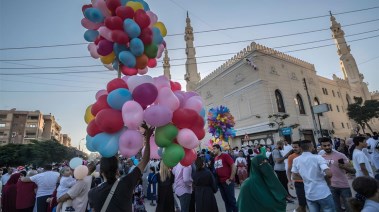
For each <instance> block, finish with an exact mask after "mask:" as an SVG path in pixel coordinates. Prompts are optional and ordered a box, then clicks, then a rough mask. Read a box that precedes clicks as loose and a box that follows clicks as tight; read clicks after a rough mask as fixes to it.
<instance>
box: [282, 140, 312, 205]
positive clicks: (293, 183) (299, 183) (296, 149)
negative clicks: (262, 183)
mask: <svg viewBox="0 0 379 212" xmlns="http://www.w3.org/2000/svg"><path fill="white" fill-rule="evenodd" d="M292 149H293V153H292V154H291V155H290V156H288V169H287V178H288V182H289V183H288V184H289V186H290V188H291V189H293V187H295V191H296V196H297V199H298V200H299V206H298V207H297V209H296V211H298V212H305V211H306V206H307V200H306V198H305V191H304V183H303V180H302V179H297V180H292V178H291V176H292V171H291V169H292V164H293V160H294V159H295V158H297V157H299V156H300V155H301V149H300V141H294V142H292Z"/></svg>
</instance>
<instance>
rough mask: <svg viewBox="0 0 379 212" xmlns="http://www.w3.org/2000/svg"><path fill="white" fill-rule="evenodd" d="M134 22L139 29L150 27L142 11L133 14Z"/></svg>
mask: <svg viewBox="0 0 379 212" xmlns="http://www.w3.org/2000/svg"><path fill="white" fill-rule="evenodd" d="M134 20H135V22H136V23H137V24H138V25H139V27H140V28H141V29H143V28H146V27H148V26H149V25H150V18H149V16H148V15H146V12H145V11H144V10H137V11H136V12H135V14H134Z"/></svg>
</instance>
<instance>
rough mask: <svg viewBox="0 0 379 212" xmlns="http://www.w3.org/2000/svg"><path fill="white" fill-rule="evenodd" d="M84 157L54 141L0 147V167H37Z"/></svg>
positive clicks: (73, 149)
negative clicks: (28, 165) (30, 165)
mask: <svg viewBox="0 0 379 212" xmlns="http://www.w3.org/2000/svg"><path fill="white" fill-rule="evenodd" d="M78 154H80V155H85V154H84V153H83V152H79V151H77V150H76V149H75V148H73V147H66V146H63V145H62V144H59V143H57V142H56V141H52V140H50V141H32V142H31V143H30V144H8V145H5V146H1V147H0V165H10V166H18V165H26V164H35V165H38V166H41V165H44V164H48V163H53V162H58V163H59V162H62V161H64V160H70V159H71V158H73V157H76V156H77V155H78Z"/></svg>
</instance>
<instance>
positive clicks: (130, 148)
mask: <svg viewBox="0 0 379 212" xmlns="http://www.w3.org/2000/svg"><path fill="white" fill-rule="evenodd" d="M142 147H143V136H142V134H141V133H140V132H139V131H137V130H126V131H125V132H123V133H122V134H121V136H120V140H119V144H118V148H119V150H120V153H121V154H122V155H123V156H124V157H131V156H133V155H136V154H137V153H138V151H139V150H140V149H141V148H142Z"/></svg>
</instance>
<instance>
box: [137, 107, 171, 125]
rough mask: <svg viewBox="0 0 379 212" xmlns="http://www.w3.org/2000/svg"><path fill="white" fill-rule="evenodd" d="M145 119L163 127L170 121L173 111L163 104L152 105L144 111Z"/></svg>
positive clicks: (150, 123) (149, 122) (148, 122)
mask: <svg viewBox="0 0 379 212" xmlns="http://www.w3.org/2000/svg"><path fill="white" fill-rule="evenodd" d="M143 119H144V120H145V121H146V123H147V124H149V125H151V126H154V127H162V126H165V125H166V124H168V123H170V121H171V119H172V111H171V110H170V109H169V108H167V107H166V106H163V105H152V106H150V107H148V108H146V110H145V111H144V114H143Z"/></svg>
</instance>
